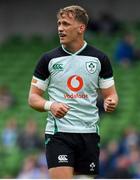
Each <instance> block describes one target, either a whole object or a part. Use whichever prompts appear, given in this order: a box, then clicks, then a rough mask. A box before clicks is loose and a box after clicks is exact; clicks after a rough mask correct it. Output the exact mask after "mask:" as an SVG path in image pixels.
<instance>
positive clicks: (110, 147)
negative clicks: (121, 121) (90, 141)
mask: <svg viewBox="0 0 140 180" xmlns="http://www.w3.org/2000/svg"><path fill="white" fill-rule="evenodd" d="M99 178H115V179H131V178H134V179H137V178H138V179H139V178H140V134H139V132H137V131H136V129H134V128H132V127H129V128H126V129H125V130H124V134H123V135H122V136H121V138H120V140H119V141H117V140H111V141H110V142H108V143H107V144H106V145H105V146H103V147H102V148H101V152H100V176H99Z"/></svg>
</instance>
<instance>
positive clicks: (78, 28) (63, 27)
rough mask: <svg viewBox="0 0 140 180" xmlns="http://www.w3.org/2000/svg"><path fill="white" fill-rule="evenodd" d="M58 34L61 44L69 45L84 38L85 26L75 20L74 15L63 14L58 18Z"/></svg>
mask: <svg viewBox="0 0 140 180" xmlns="http://www.w3.org/2000/svg"><path fill="white" fill-rule="evenodd" d="M57 24H58V34H59V38H60V43H61V44H63V45H68V44H71V43H73V42H76V41H77V40H78V39H79V38H81V37H82V35H83V33H84V30H85V25H84V24H82V23H80V22H78V21H77V20H75V18H74V17H73V15H72V14H69V15H67V14H63V15H62V16H60V17H59V18H58V22H57Z"/></svg>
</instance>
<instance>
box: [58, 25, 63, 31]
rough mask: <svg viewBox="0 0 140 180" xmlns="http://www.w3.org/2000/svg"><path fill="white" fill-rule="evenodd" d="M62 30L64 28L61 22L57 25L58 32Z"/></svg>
mask: <svg viewBox="0 0 140 180" xmlns="http://www.w3.org/2000/svg"><path fill="white" fill-rule="evenodd" d="M63 30H64V28H63V26H62V24H61V25H59V26H58V32H63Z"/></svg>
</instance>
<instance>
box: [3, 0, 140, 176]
mask: <svg viewBox="0 0 140 180" xmlns="http://www.w3.org/2000/svg"><path fill="white" fill-rule="evenodd" d="M71 4H79V5H81V6H83V7H84V8H85V9H87V11H88V13H89V15H90V19H91V20H93V22H91V24H90V25H91V26H89V29H88V31H87V33H86V40H87V42H89V43H91V44H92V45H94V46H96V47H97V48H99V49H101V50H103V51H104V52H106V54H107V55H108V56H109V57H110V59H111V63H112V65H113V69H114V76H115V80H116V86H117V90H118V94H119V99H120V102H119V106H118V109H117V111H115V112H114V113H113V114H106V113H104V112H102V114H101V123H100V133H101V155H100V160H101V161H100V162H101V164H100V169H101V174H100V176H99V177H98V178H140V110H139V109H140V108H139V107H140V89H139V88H140V76H139V73H140V61H139V60H140V59H139V60H137V61H136V62H135V63H134V64H131V65H130V66H129V67H123V66H121V65H120V64H118V63H116V61H114V52H115V48H116V45H117V43H118V41H119V40H120V39H121V38H122V36H123V35H124V34H125V33H126V32H131V33H132V34H133V35H134V36H135V39H136V42H135V47H136V48H140V13H139V7H140V1H139V0H133V1H132V0H114V1H112V0H100V1H98V0H92V1H90V0H87V1H84V0H80V1H78V0H77V1H72V0H69V1H64V0H59V1H58V0H51V1H48V0H40V1H37V0H30V1H27V0H24V1H18V0H13V1H10V0H0V178H27V179H28V178H39V179H41V178H48V172H47V164H46V162H45V155H44V129H45V124H46V120H45V119H46V113H38V112H36V111H34V110H32V109H31V108H30V107H29V106H28V103H27V99H28V92H29V87H30V81H31V77H32V73H33V70H34V67H35V64H36V63H37V60H38V59H39V57H40V56H41V55H42V53H44V52H45V51H48V50H50V49H52V48H54V47H56V46H57V45H59V41H58V37H57V28H56V12H57V11H58V10H59V8H61V7H64V6H67V5H71ZM103 13H106V14H109V15H111V17H114V21H113V22H117V25H118V26H117V28H116V29H115V30H113V31H109V30H108V28H107V29H106V28H105V29H104V28H103V29H101V30H99V29H98V28H97V26H96V23H95V24H94V22H99V17H101V15H102V14H103ZM92 23H93V24H92ZM92 25H93V26H92ZM92 27H93V28H92ZM107 27H108V26H107ZM115 27H116V26H115ZM96 28H97V29H96ZM46 96H47V93H46ZM110 169H111V171H110Z"/></svg>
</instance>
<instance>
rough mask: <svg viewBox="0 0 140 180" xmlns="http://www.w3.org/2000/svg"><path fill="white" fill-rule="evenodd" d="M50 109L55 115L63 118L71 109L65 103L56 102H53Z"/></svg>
mask: <svg viewBox="0 0 140 180" xmlns="http://www.w3.org/2000/svg"><path fill="white" fill-rule="evenodd" d="M50 110H51V112H52V114H53V115H54V116H55V117H57V118H62V117H64V116H65V115H66V113H67V112H68V111H69V107H68V105H66V104H64V103H58V102H54V103H52V105H51V108H50Z"/></svg>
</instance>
